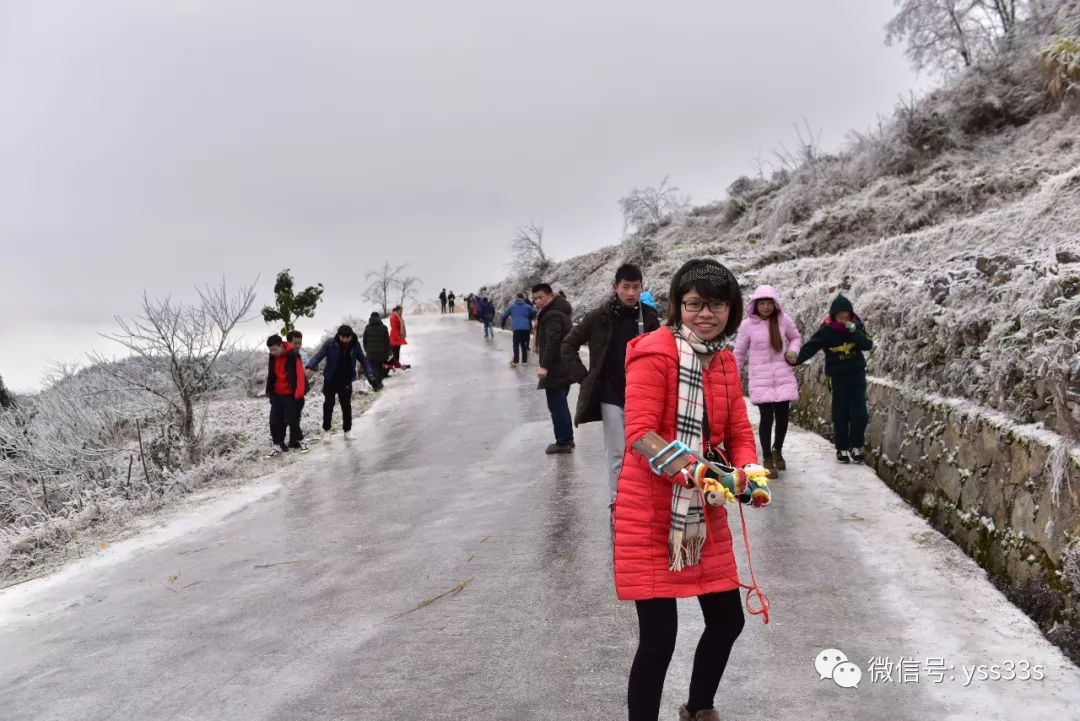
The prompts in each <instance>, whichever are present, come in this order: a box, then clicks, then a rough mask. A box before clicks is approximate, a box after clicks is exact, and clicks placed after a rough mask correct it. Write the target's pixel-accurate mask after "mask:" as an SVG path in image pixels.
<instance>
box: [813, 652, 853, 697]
mask: <svg viewBox="0 0 1080 721" xmlns="http://www.w3.org/2000/svg"><path fill="white" fill-rule="evenodd" d="M814 668H815V669H816V670H817V672H818V681H824V680H825V679H827V678H831V679H832V680H833V683H835V684H836V685H837V686H839V687H840V688H858V687H859V681H862V669H861V668H859V667H858V666H856V665H855V664H853V663H852V662H851V661H849V660H848V657H847V654H845V653H844V652H843V651H841V650H840V649H837V648H827V649H825V650H824V651H822V652H821V653H819V654H818V655H817V656H816V657H815V658H814Z"/></svg>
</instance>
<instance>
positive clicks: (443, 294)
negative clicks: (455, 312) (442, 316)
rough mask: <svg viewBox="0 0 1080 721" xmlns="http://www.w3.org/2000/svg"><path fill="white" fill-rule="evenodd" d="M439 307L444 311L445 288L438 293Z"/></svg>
mask: <svg viewBox="0 0 1080 721" xmlns="http://www.w3.org/2000/svg"><path fill="white" fill-rule="evenodd" d="M439 307H440V308H441V309H442V312H443V313H446V288H443V289H442V292H441V293H439Z"/></svg>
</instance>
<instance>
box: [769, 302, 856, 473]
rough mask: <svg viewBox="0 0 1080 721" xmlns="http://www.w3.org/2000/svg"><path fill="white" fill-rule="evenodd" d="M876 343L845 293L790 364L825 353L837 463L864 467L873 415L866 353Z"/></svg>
mask: <svg viewBox="0 0 1080 721" xmlns="http://www.w3.org/2000/svg"><path fill="white" fill-rule="evenodd" d="M873 348H874V341H873V339H872V338H871V337H870V335H869V334H868V333H867V332H866V327H865V326H864V325H863V322H862V319H861V318H859V316H857V315H855V306H854V305H852V303H851V301H850V300H848V299H847V298H846V297H845V296H844V294H843V293H841V294H839V295H837V296H836V298H835V299H834V300H833V302H832V306H831V307H830V308H829V315H827V316H825V321H824V322H823V323H822V324H821V327H820V328H818V330H817V332H816V333H814V335H813V336H812V337H811V338H810V340H808V341H806V344H805V345H803V347H802V349H801V350H800V351H799V354H798V356H794V355H791V356H789V358H788V362H789V363H791V364H792V365H799V364H801V363H805V362H806V361H808V360H810V359H811V358H813V357H814V356H815V355H817V353H818V351H822V350H824V351H825V375H826V376H828V378H829V386H830V387H831V388H832V420H833V434H834V437H835V442H836V461H837V462H838V463H844V464H848V463H851V462H852V461H854V462H855V463H862V462H863V461H864V460H865V459H866V456H865V454H864V451H863V446H864V445H866V426H867V425H868V424H869V423H870V411H869V409H868V408H867V407H866V356H864V355H863V353H865V352H866V351H869V350H872V349H873Z"/></svg>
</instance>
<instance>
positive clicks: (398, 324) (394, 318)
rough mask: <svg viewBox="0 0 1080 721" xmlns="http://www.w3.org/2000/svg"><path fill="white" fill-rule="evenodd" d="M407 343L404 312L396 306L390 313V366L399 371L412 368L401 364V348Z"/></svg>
mask: <svg viewBox="0 0 1080 721" xmlns="http://www.w3.org/2000/svg"><path fill="white" fill-rule="evenodd" d="M408 343H409V341H408V339H407V338H406V333H405V310H404V309H403V308H402V307H401V306H400V305H396V306H394V308H393V309H392V310H391V311H390V365H391V367H393V368H397V369H400V370H408V369H409V368H411V367H412V366H409V365H405V364H403V363H402V362H401V347H402V346H404V345H408Z"/></svg>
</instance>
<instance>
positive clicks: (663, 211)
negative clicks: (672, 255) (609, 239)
mask: <svg viewBox="0 0 1080 721" xmlns="http://www.w3.org/2000/svg"><path fill="white" fill-rule="evenodd" d="M668 179H669V176H664V179H663V180H661V181H660V185H658V186H657V187H655V188H654V187H648V188H633V189H632V190H631V191H630V193H629V195H626V196H625V197H622V198H619V209H620V210H621V211H622V214H623V231H624V232H627V231H638V230H641V229H642V228H643V227H645V226H646V225H650V224H656V223H659V222H660V221H661V220H663V219H664V218H665V217H666V216H669V215H672V214H674V213H678V212H680V211H682V210H685V209H686V208H687V206H689V204H690V199H689V197H687V196H685V195H681V194H680V193H679V189H678V188H676V187H675V186H673V185H668Z"/></svg>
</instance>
